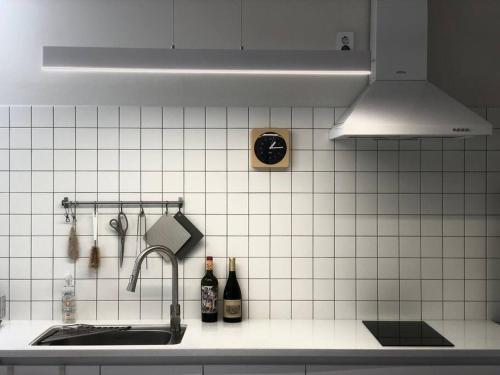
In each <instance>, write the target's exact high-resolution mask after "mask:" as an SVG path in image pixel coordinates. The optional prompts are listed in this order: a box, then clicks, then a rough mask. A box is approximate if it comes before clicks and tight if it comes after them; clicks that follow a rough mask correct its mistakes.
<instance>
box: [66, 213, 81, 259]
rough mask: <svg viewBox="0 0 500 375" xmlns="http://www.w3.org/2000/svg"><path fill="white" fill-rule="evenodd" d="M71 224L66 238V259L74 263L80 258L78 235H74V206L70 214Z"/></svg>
mask: <svg viewBox="0 0 500 375" xmlns="http://www.w3.org/2000/svg"><path fill="white" fill-rule="evenodd" d="M71 216H72V218H73V222H72V223H71V229H70V230H69V238H68V257H69V258H70V259H71V260H73V261H76V260H77V259H78V257H79V256H80V244H79V242H78V235H77V233H76V206H75V207H74V208H73V210H72V212H71Z"/></svg>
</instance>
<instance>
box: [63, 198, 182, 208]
mask: <svg viewBox="0 0 500 375" xmlns="http://www.w3.org/2000/svg"><path fill="white" fill-rule="evenodd" d="M61 204H62V206H63V207H64V208H70V207H79V206H115V207H123V206H135V207H142V206H178V207H182V206H183V205H184V200H183V199H182V197H179V199H178V200H176V201H70V200H69V198H68V197H65V198H64V199H63V200H62V202H61Z"/></svg>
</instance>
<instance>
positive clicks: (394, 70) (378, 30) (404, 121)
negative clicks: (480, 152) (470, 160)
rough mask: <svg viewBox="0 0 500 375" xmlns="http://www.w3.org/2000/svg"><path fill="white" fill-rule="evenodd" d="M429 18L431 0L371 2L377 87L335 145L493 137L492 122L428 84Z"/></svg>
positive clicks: (348, 117)
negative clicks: (361, 139)
mask: <svg viewBox="0 0 500 375" xmlns="http://www.w3.org/2000/svg"><path fill="white" fill-rule="evenodd" d="M427 17H428V16H427V0H372V23H371V27H372V30H371V39H372V40H371V49H372V51H371V52H372V76H371V82H372V83H371V84H370V85H369V86H368V87H367V88H366V90H365V91H364V92H363V93H362V94H361V95H360V96H359V98H358V99H357V100H356V101H355V102H354V104H353V105H352V106H351V107H350V108H349V109H348V110H347V111H346V113H345V114H344V115H343V116H342V117H341V118H340V119H339V121H338V124H336V125H334V126H333V128H332V129H331V130H330V138H331V139H336V138H345V137H371V138H414V137H467V136H475V135H490V134H491V133H492V125H491V124H490V123H489V122H487V121H485V120H484V119H483V118H481V117H480V116H479V115H477V114H476V113H474V112H473V111H471V110H470V109H469V108H467V107H465V106H464V105H462V104H461V103H459V102H458V101H456V100H455V99H453V98H451V97H450V96H448V95H447V94H446V93H444V92H443V91H441V90H440V89H438V88H437V87H436V86H434V85H433V84H431V83H430V82H428V81H427Z"/></svg>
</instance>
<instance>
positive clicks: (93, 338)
mask: <svg viewBox="0 0 500 375" xmlns="http://www.w3.org/2000/svg"><path fill="white" fill-rule="evenodd" d="M185 331H186V326H182V327H181V333H180V337H177V338H176V337H174V335H172V331H171V329H170V326H168V325H165V326H154V325H133V326H128V325H116V326H94V325H87V324H75V325H66V326H64V325H62V326H54V327H51V328H49V329H48V330H47V331H45V332H44V333H42V334H41V335H40V336H39V337H38V338H37V339H36V340H35V341H34V342H32V343H31V345H34V346H70V345H173V344H178V343H180V342H181V340H182V337H183V336H184V332H185Z"/></svg>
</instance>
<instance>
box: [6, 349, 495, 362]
mask: <svg viewBox="0 0 500 375" xmlns="http://www.w3.org/2000/svg"><path fill="white" fill-rule="evenodd" d="M125 354H126V355H125ZM30 364H32V365H45V364H47V365H49V364H52V365H78V364H85V365H89V364H99V365H123V364H135V365H143V364H147V365H153V364H154V365H159V364H164V365H167V364H171V365H193V364H308V365H310V364H335V365H441V366H442V365H482V366H483V365H490V366H491V365H498V366H500V350H497V349H491V350H485V349H454V350H446V349H445V350H436V349H415V350H413V349H408V348H405V349H397V348H391V349H374V350H367V349H175V350H162V349H152V348H151V349H150V348H147V349H146V348H145V350H141V351H137V352H134V353H130V351H127V352H126V353H124V351H123V350H122V351H120V350H119V349H116V350H114V349H113V350H106V351H101V352H99V353H97V352H96V351H88V350H81V349H74V350H71V351H69V350H66V351H64V350H57V349H56V350H50V351H38V350H30V351H29V352H27V351H23V350H12V351H9V350H3V351H0V365H30Z"/></svg>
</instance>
